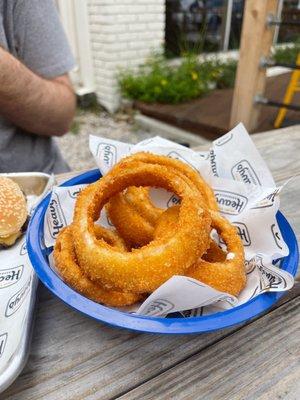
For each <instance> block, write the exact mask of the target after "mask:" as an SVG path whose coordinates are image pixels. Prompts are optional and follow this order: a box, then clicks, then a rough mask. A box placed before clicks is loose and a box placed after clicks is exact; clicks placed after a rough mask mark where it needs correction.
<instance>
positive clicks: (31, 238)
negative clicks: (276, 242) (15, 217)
mask: <svg viewBox="0 0 300 400" xmlns="http://www.w3.org/2000/svg"><path fill="white" fill-rule="evenodd" d="M100 177H101V175H100V173H99V170H92V171H89V172H86V173H84V174H82V175H79V176H77V177H75V178H73V179H70V180H69V181H67V182H65V183H64V184H63V185H62V186H73V185H78V184H82V183H91V182H94V181H96V180H97V179H99V178H100ZM49 201H50V195H48V196H47V197H46V198H45V199H44V200H43V201H42V202H41V203H40V204H39V205H38V206H37V208H36V209H35V212H34V214H33V216H32V218H31V221H30V224H29V228H28V229H27V247H28V254H29V258H30V261H31V263H32V265H33V267H34V269H35V271H36V273H37V275H38V276H39V278H40V280H41V281H42V282H43V283H44V285H45V286H46V287H47V288H48V289H49V290H51V291H52V292H53V293H54V294H55V295H56V296H58V297H59V298H60V299H61V300H63V301H64V302H65V303H66V304H68V305H69V306H71V307H73V308H75V309H76V310H78V311H80V312H82V313H84V314H86V315H88V316H89V317H91V318H94V319H96V320H97V321H101V322H105V323H108V324H110V325H114V326H117V327H121V328H127V329H131V330H136V331H141V332H149V333H165V334H187V333H204V332H211V331H215V330H218V329H223V328H227V327H229V326H232V325H235V324H240V323H242V322H245V321H247V320H249V319H251V318H253V317H255V316H256V315H258V314H260V313H263V312H265V311H266V310H268V309H269V308H270V307H271V306H272V305H273V304H274V303H276V302H277V301H278V300H279V299H280V297H282V296H283V294H284V293H283V292H280V293H279V292H278V293H265V294H261V295H259V296H257V297H256V298H254V299H252V300H250V301H249V302H247V303H245V304H243V305H241V306H238V307H235V308H233V309H231V310H227V311H223V312H219V313H216V314H213V315H209V316H203V317H193V318H154V317H146V316H137V315H133V314H129V313H125V312H120V311H117V310H113V309H111V308H108V307H105V306H102V305H100V304H97V303H95V302H93V301H92V300H89V299H87V298H86V297H84V296H82V295H80V294H79V293H77V292H76V291H74V290H73V289H72V288H71V287H69V286H68V285H67V284H65V283H64V282H63V281H62V280H61V279H60V277H59V276H58V275H57V274H56V273H55V272H54V271H53V270H52V269H51V268H50V266H49V264H48V259H47V250H46V249H45V248H44V245H43V228H44V216H45V211H46V209H47V207H48V204H49ZM277 220H278V224H279V227H280V230H281V232H282V235H283V238H284V240H285V242H286V243H287V245H288V247H289V251H290V253H289V255H288V256H287V257H285V258H284V259H283V260H282V262H281V268H282V269H284V270H286V271H288V272H290V273H291V274H292V275H294V276H295V275H296V271H297V266H298V260H299V253H298V245H297V240H296V237H295V234H294V232H293V230H292V228H291V226H290V225H289V223H288V222H287V220H286V219H285V217H284V216H283V215H282V214H281V213H280V212H278V214H277Z"/></svg>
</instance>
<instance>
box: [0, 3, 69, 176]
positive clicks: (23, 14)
mask: <svg viewBox="0 0 300 400" xmlns="http://www.w3.org/2000/svg"><path fill="white" fill-rule="evenodd" d="M0 46H2V47H3V48H4V49H6V50H8V51H9V52H10V53H11V54H12V55H13V56H15V57H17V58H18V59H19V60H20V61H21V62H23V63H24V64H25V65H26V66H27V67H28V68H30V69H31V70H32V71H33V72H35V73H37V74H38V75H40V76H42V77H44V78H54V77H57V76H60V75H63V74H65V73H67V72H68V71H70V70H71V69H72V68H73V67H74V59H73V56H72V54H71V51H70V48H69V45H68V42H67V39H66V36H65V33H64V31H63V28H62V26H61V22H60V20H59V16H58V13H57V10H56V7H55V3H54V0H0ZM0 63H1V60H0ZM68 170H69V168H68V165H67V164H66V163H65V161H64V160H63V158H62V156H61V154H60V152H59V150H58V148H57V145H56V143H55V141H54V140H53V139H52V138H49V137H43V136H38V135H33V134H30V133H28V132H25V131H23V130H22V129H20V128H17V127H16V126H14V125H13V124H12V123H10V122H9V121H7V120H5V119H4V118H2V117H1V110H0V173H1V172H22V171H24V172H25V171H44V172H54V173H58V172H65V171H68Z"/></svg>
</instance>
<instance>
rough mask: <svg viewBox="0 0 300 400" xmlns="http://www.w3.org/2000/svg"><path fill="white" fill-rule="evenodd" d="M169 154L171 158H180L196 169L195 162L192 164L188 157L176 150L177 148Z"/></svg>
mask: <svg viewBox="0 0 300 400" xmlns="http://www.w3.org/2000/svg"><path fill="white" fill-rule="evenodd" d="M167 156H168V157H170V158H175V159H176V160H179V161H183V162H184V163H185V164H188V165H190V166H191V167H192V168H193V169H195V167H194V166H193V164H191V163H190V162H189V161H188V160H187V159H186V158H184V157H183V156H182V155H181V154H179V153H177V151H175V150H173V151H170V153H169V154H168V155H167Z"/></svg>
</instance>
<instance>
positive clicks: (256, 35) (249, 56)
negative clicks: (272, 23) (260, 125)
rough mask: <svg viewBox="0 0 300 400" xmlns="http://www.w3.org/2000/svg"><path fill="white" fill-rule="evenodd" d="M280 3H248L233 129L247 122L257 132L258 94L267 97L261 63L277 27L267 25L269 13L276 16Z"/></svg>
mask: <svg viewBox="0 0 300 400" xmlns="http://www.w3.org/2000/svg"><path fill="white" fill-rule="evenodd" d="M277 4H278V0H246V1H245V10H244V19H243V28H242V37H241V45H240V55H239V64H238V70H237V76H236V80H235V87H234V94H233V102H232V108H231V118H230V126H231V127H233V126H235V125H236V124H238V123H239V122H243V123H244V125H245V127H246V128H247V129H248V131H255V128H256V126H257V122H258V116H259V112H260V108H261V106H259V105H255V104H254V98H255V95H257V94H260V95H263V94H264V91H265V85H266V70H265V68H261V67H260V65H259V63H260V59H261V57H268V56H269V53H270V49H271V45H272V40H273V35H274V28H273V27H269V26H267V17H268V15H269V14H273V15H276V10H277Z"/></svg>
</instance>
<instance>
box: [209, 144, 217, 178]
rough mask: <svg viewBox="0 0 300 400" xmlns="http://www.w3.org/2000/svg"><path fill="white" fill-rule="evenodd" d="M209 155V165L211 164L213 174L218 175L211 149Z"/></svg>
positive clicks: (214, 155) (213, 153)
mask: <svg viewBox="0 0 300 400" xmlns="http://www.w3.org/2000/svg"><path fill="white" fill-rule="evenodd" d="M209 157H210V166H211V170H212V173H213V175H214V176H219V174H218V171H217V162H216V153H215V152H214V151H213V150H210V152H209Z"/></svg>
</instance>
